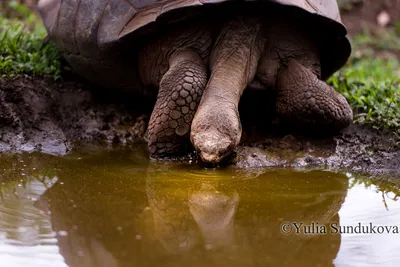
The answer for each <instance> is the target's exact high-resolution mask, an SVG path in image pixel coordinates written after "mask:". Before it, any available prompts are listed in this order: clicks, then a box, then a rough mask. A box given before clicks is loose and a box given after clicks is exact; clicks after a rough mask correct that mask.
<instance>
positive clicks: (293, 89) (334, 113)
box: [276, 59, 353, 131]
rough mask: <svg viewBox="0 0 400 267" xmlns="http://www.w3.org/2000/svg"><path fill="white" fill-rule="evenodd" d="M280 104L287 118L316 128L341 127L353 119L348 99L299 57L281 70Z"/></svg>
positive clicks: (280, 112) (279, 111) (285, 118)
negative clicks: (300, 60)
mask: <svg viewBox="0 0 400 267" xmlns="http://www.w3.org/2000/svg"><path fill="white" fill-rule="evenodd" d="M276 105H277V112H278V114H279V115H280V117H281V118H282V120H283V121H286V122H290V123H291V124H297V125H301V126H307V127H311V129H312V130H313V131H314V130H317V131H320V130H321V131H326V130H328V131H331V130H341V129H343V128H345V127H347V126H348V125H349V124H350V123H351V122H352V120H353V112H352V109H351V108H350V106H349V104H348V103H347V101H346V99H345V98H344V97H343V96H342V95H341V94H339V93H338V92H336V91H335V90H334V89H333V88H332V87H331V86H329V85H327V84H326V83H325V82H324V81H321V80H319V79H318V77H317V76H316V75H315V74H314V73H313V72H312V71H310V70H309V69H307V68H306V67H304V66H303V65H301V64H300V63H298V62H297V61H296V60H295V59H292V60H290V61H289V62H288V64H287V66H285V67H282V68H281V70H280V71H279V73H278V77H277V101H276Z"/></svg>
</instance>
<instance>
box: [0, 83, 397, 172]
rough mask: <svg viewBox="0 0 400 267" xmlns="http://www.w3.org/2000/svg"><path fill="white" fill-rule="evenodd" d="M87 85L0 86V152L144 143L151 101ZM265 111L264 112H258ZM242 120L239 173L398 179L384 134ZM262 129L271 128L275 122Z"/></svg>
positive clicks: (392, 146) (256, 116)
mask: <svg viewBox="0 0 400 267" xmlns="http://www.w3.org/2000/svg"><path fill="white" fill-rule="evenodd" d="M89 87H90V86H88V85H85V84H84V83H80V82H76V78H74V80H71V81H63V82H62V83H58V82H54V81H53V80H52V79H43V78H34V77H25V76H24V77H17V78H13V79H2V80H0V151H3V152H5V151H8V152H21V151H26V152H32V151H40V152H43V153H48V154H55V155H64V154H67V153H69V152H71V151H73V150H79V149H80V148H81V144H82V143H91V144H93V143H94V144H96V145H99V146H104V145H114V144H117V145H130V144H134V143H137V142H143V141H144V138H143V137H144V134H145V130H146V126H147V121H148V118H149V114H150V112H151V109H152V106H153V104H154V97H148V98H145V97H142V96H137V95H132V94H129V93H115V92H111V91H102V90H93V91H91V90H89V89H90V88H89ZM257 98H258V99H260V97H257ZM264 99H266V98H264ZM246 101H247V102H249V101H250V102H251V103H252V105H254V106H257V105H255V103H254V102H252V100H249V99H247V100H246V98H245V99H244V100H243V102H244V103H246ZM259 104H260V105H261V107H265V106H270V107H271V106H273V104H271V103H265V102H264V101H261V103H259ZM258 108H260V106H259V107H258ZM264 112H265V113H270V110H267V109H265V108H264ZM243 117H244V118H242V119H243V120H244V122H243V125H244V129H245V133H244V137H243V138H242V144H241V145H240V146H239V147H238V148H237V150H236V156H235V157H233V159H232V162H233V163H234V164H236V165H237V166H238V167H284V168H285V167H291V168H297V169H330V170H348V171H356V172H361V173H368V174H373V175H382V174H385V175H390V176H392V177H393V176H396V177H400V148H399V146H398V144H399V142H400V140H397V139H396V138H395V137H394V136H393V135H391V134H390V133H382V132H379V131H376V130H373V129H371V128H369V127H365V126H359V125H351V126H350V127H348V128H347V129H345V130H344V131H342V132H341V133H339V134H337V135H336V136H334V137H327V138H315V137H314V138H311V137H305V136H301V135H294V134H289V133H288V132H285V133H282V132H280V133H275V134H271V133H269V134H268V133H265V131H264V132H263V133H262V134H260V133H259V132H258V134H256V135H254V134H251V135H250V134H249V132H252V133H253V132H254V129H252V130H251V131H249V130H248V129H249V128H251V127H246V125H251V126H253V125H254V124H253V122H252V121H251V119H250V120H249V119H248V118H249V117H250V118H252V120H256V121H257V122H258V124H263V122H261V123H260V120H261V118H262V119H263V120H264V119H265V116H264V115H262V114H260V111H259V110H257V108H256V107H255V108H254V109H253V110H252V112H248V113H247V114H246V112H243ZM246 117H247V118H246ZM271 117H273V116H271ZM265 121H266V120H265ZM265 125H266V127H264V128H270V126H271V125H272V127H274V126H273V125H274V123H271V124H265ZM254 136H258V137H254ZM396 143H397V146H396ZM78 144H80V145H78Z"/></svg>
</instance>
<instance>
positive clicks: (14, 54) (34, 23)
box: [0, 1, 65, 79]
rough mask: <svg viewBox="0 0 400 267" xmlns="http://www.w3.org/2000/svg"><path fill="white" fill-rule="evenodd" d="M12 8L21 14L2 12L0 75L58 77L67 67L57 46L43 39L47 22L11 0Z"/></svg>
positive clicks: (0, 24) (0, 15) (0, 23)
mask: <svg viewBox="0 0 400 267" xmlns="http://www.w3.org/2000/svg"><path fill="white" fill-rule="evenodd" d="M10 9H12V11H14V12H13V13H14V14H15V13H16V14H18V16H16V17H13V18H7V17H6V16H4V15H3V14H1V13H0V76H15V75H18V74H30V75H41V76H44V75H51V76H53V77H54V78H55V79H58V78H59V77H60V76H61V75H62V72H63V71H64V69H65V66H64V65H63V63H62V56H61V54H60V52H59V51H58V50H57V49H56V48H55V46H54V45H53V44H51V43H47V42H45V41H43V40H44V38H45V36H46V29H45V28H44V26H43V24H42V23H41V22H40V20H39V19H38V18H37V16H36V15H34V14H32V13H31V12H30V11H29V10H28V9H27V8H25V7H24V6H22V5H19V4H16V3H15V2H13V1H11V2H10ZM22 21H23V22H22Z"/></svg>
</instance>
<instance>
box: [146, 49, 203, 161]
mask: <svg viewBox="0 0 400 267" xmlns="http://www.w3.org/2000/svg"><path fill="white" fill-rule="evenodd" d="M169 66H170V67H169V69H168V71H167V72H166V73H165V74H164V76H163V77H162V79H161V82H160V86H159V91H158V96H157V101H156V104H155V106H154V109H153V112H152V114H151V117H150V122H149V127H148V139H149V142H148V146H149V151H150V155H151V156H164V155H168V154H176V153H183V152H186V150H187V148H188V146H190V141H189V132H190V126H191V123H192V120H193V117H194V114H195V112H196V109H197V105H198V103H199V101H200V99H201V96H202V94H203V90H204V87H205V85H206V83H207V70H206V66H205V63H204V62H203V60H202V59H201V58H200V56H199V55H198V54H197V53H196V52H194V51H192V50H185V51H177V52H175V53H174V54H173V55H172V56H171V58H170V60H169Z"/></svg>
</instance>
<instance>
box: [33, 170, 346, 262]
mask: <svg viewBox="0 0 400 267" xmlns="http://www.w3.org/2000/svg"><path fill="white" fill-rule="evenodd" d="M194 168H197V167H194ZM84 169H85V168H83V169H82V170H79V171H78V172H77V173H76V174H77V176H74V173H71V172H70V171H68V172H67V173H66V176H62V175H61V174H59V180H58V182H57V183H56V184H55V185H54V186H53V187H52V188H50V189H49V190H47V191H46V192H45V194H44V195H43V196H42V197H41V198H40V200H39V201H38V202H37V206H38V207H39V208H40V209H41V210H44V211H49V212H50V214H51V215H50V216H51V222H52V226H53V229H54V230H55V231H56V232H58V233H60V232H61V233H65V234H63V235H58V236H57V238H58V246H59V247H60V253H61V254H62V255H63V257H64V259H65V261H66V263H67V264H68V265H69V266H71V267H78V266H82V267H83V266H84V267H89V266H132V265H135V266H159V265H162V266H176V265H178V264H179V265H181V264H182V265H184V264H186V265H191V266H204V265H205V264H207V265H210V266H221V265H223V266H228V265H231V266H244V265H251V266H255V265H266V264H268V265H269V266H271V265H274V264H276V265H277V266H309V264H310V263H312V264H314V265H315V264H320V265H321V266H329V265H332V264H331V263H332V261H333V259H334V258H335V257H336V254H337V252H338V249H339V247H340V236H339V235H283V234H282V233H281V232H280V224H281V223H282V222H283V221H298V222H303V223H305V224H310V223H311V222H312V221H318V222H319V223H320V224H325V223H330V222H339V218H338V211H339V209H340V207H341V204H342V203H343V200H344V197H345V194H346V190H347V184H348V181H347V179H346V177H344V176H343V177H342V176H340V175H332V174H328V173H323V172H310V173H307V174H306V175H304V174H299V173H292V172H283V173H266V174H265V175H261V176H259V177H258V178H254V179H243V178H242V177H241V176H242V175H243V174H241V173H240V172H239V173H237V172H236V171H234V170H226V171H225V172H224V173H225V175H221V174H220V173H219V172H218V171H206V170H204V171H203V175H198V172H197V174H191V173H190V172H187V170H186V171H184V170H185V167H181V169H179V167H178V168H177V167H176V165H174V164H151V165H149V167H148V171H147V172H145V171H144V172H137V171H136V170H126V171H125V172H124V173H123V175H121V176H118V177H117V176H110V177H107V175H105V174H104V172H103V170H95V168H90V169H86V172H85V170H84ZM94 170H95V171H94ZM232 176H233V177H232ZM293 176H297V177H293ZM327 176H330V177H327ZM288 252H290V253H288Z"/></svg>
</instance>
